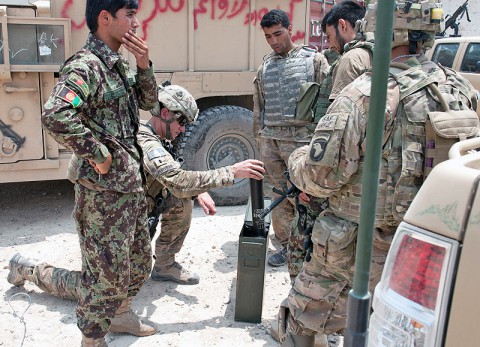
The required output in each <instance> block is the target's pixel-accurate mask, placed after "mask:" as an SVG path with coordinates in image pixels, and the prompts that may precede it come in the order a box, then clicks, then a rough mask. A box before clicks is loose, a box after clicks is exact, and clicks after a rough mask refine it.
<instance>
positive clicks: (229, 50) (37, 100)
mask: <svg viewBox="0 0 480 347" xmlns="http://www.w3.org/2000/svg"><path fill="white" fill-rule="evenodd" d="M332 5H333V2H328V1H318V0H315V1H313V0H312V1H298V0H289V1H281V2H278V1H273V0H256V1H254V0H243V1H240V0H230V1H228V0H227V1H215V0H189V1H186V0H151V1H141V2H140V9H139V16H138V18H139V20H140V22H141V26H140V28H139V30H138V33H139V34H140V35H141V37H142V38H144V39H146V40H147V42H148V43H149V47H150V58H151V60H152V61H153V63H154V68H155V76H156V79H157V82H158V83H159V84H160V83H162V82H163V81H164V80H169V81H170V82H171V83H173V84H179V85H181V86H183V87H185V88H186V89H188V90H189V91H190V92H191V93H192V95H193V96H194V97H195V99H196V101H197V103H198V106H199V109H200V111H201V112H200V116H199V117H198V121H197V122H195V123H194V124H192V125H191V126H189V127H188V129H187V132H186V133H185V135H184V136H183V137H182V138H181V144H180V146H179V148H180V150H179V153H178V154H179V155H180V156H181V157H183V160H184V168H185V169H196V170H207V169H211V168H216V167H221V166H225V165H229V164H233V163H235V162H237V161H241V160H244V159H247V158H254V157H257V150H256V148H255V144H254V141H253V136H252V133H251V132H252V114H251V113H252V112H251V111H252V109H253V98H252V93H253V83H252V82H253V79H254V76H255V71H256V69H257V67H258V66H259V65H260V64H261V62H262V59H263V57H264V56H265V55H266V54H268V53H269V52H270V50H271V49H270V47H269V46H268V44H267V43H266V40H265V38H264V34H263V31H262V30H261V28H260V25H259V22H260V19H261V17H262V16H263V15H264V14H265V13H266V12H268V11H269V10H270V9H271V8H281V9H283V10H285V11H287V13H288V14H289V16H290V17H291V19H292V24H293V26H294V38H293V39H294V41H295V42H296V43H298V44H305V43H309V42H311V43H312V44H314V45H317V46H318V47H319V49H322V48H324V46H325V40H323V36H322V35H321V30H320V21H321V18H323V13H325V12H326V11H327V10H328V9H329V8H330V7H331V6H332ZM84 13H85V1H84V0H42V1H40V0H38V1H35V0H0V23H1V25H0V89H1V91H0V129H1V132H0V183H4V182H22V181H40V180H52V179H63V178H65V177H66V168H67V164H68V160H69V158H70V155H71V153H70V151H69V150H67V149H65V148H63V147H61V146H59V145H58V144H57V143H56V142H55V141H54V140H53V139H52V138H51V137H49V136H48V135H47V134H46V133H45V132H44V131H43V130H42V127H41V124H40V115H41V113H42V108H43V104H44V103H45V101H46V100H47V98H48V96H49V94H50V92H51V90H52V88H53V86H54V85H55V82H56V78H55V76H56V73H57V72H58V70H59V67H60V64H61V63H62V62H63V61H64V60H65V59H66V58H68V57H69V56H70V55H71V54H73V53H74V52H75V51H76V50H78V49H79V48H80V47H81V46H83V44H84V43H85V39H86V36H87V33H88V29H87V26H86V23H85V17H84ZM123 54H124V55H125V56H126V57H127V58H128V59H129V61H130V62H132V63H133V62H134V59H133V57H131V56H130V55H129V53H128V52H127V51H126V50H124V51H123ZM132 66H134V64H132ZM142 117H148V114H147V113H144V114H142ZM248 193H249V187H248V180H244V181H241V182H237V184H235V185H234V186H232V187H228V188H221V189H214V190H213V191H212V196H213V198H214V199H215V201H216V202H217V204H239V203H244V202H246V200H247V198H248Z"/></svg>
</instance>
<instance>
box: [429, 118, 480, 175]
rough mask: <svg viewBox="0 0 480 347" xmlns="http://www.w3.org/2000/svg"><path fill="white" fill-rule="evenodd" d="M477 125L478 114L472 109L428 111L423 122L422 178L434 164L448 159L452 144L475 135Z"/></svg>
mask: <svg viewBox="0 0 480 347" xmlns="http://www.w3.org/2000/svg"><path fill="white" fill-rule="evenodd" d="M478 127H479V120H478V116H477V114H476V113H475V111H473V110H460V111H454V110H447V111H444V112H429V113H428V120H427V121H426V122H425V137H426V149H425V159H426V160H425V167H424V178H426V177H427V176H428V174H429V173H430V172H431V171H432V168H433V167H434V166H435V165H437V164H438V163H441V162H442V161H444V160H447V159H448V151H449V150H450V148H451V147H452V145H453V144H455V143H456V142H458V141H463V140H466V139H467V138H470V137H472V136H475V135H476V134H477V132H478Z"/></svg>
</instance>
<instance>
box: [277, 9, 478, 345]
mask: <svg viewBox="0 0 480 347" xmlns="http://www.w3.org/2000/svg"><path fill="white" fill-rule="evenodd" d="M441 6H442V5H441V2H440V1H439V0H430V1H428V3H427V7H428V11H429V12H425V4H424V3H423V2H422V3H420V1H415V0H414V1H397V4H396V9H395V22H394V35H393V42H392V51H391V57H392V63H391V64H392V65H391V66H392V68H391V70H390V73H391V76H390V78H389V81H388V87H387V104H386V108H385V124H384V132H385V136H384V142H383V147H382V161H381V171H380V182H379V189H378V201H377V211H375V216H376V220H375V230H374V231H373V232H374V243H373V256H372V266H371V274H370V278H371V283H370V284H371V289H372V290H373V288H374V286H375V285H376V283H378V281H379V280H380V275H381V272H382V269H383V264H384V262H385V258H386V254H387V251H388V249H389V246H390V243H391V240H392V238H393V235H394V233H395V230H396V227H397V226H398V224H399V223H400V221H401V220H402V218H403V215H404V213H405V211H406V209H407V208H408V206H409V204H410V202H411V200H412V199H413V198H414V196H415V193H416V192H417V191H418V189H419V188H420V186H421V184H422V182H423V179H424V170H425V164H426V163H425V161H424V156H423V154H422V153H424V151H425V150H426V133H427V132H426V130H425V129H427V128H428V127H429V125H428V124H429V121H428V117H429V116H428V113H429V112H430V111H445V109H444V105H445V104H447V103H448V106H449V108H450V109H452V110H459V109H463V110H469V109H470V110H473V109H475V108H476V102H477V101H476V98H475V90H474V89H473V87H472V85H471V84H470V83H469V82H468V81H467V80H465V79H464V78H462V77H461V76H460V75H459V74H458V73H456V72H454V71H453V70H450V69H448V68H443V67H441V66H438V65H436V64H434V63H433V62H431V61H429V60H428V59H427V58H426V57H425V55H424V54H423V51H424V49H425V48H429V47H431V44H432V43H433V40H434V37H435V33H436V32H437V31H438V29H439V23H440V21H441V19H442V18H441V17H442V16H441V13H442V12H441V11H442V10H441ZM375 10H376V4H370V5H369V7H368V9H367V14H366V17H365V20H364V22H363V24H362V31H363V32H365V33H368V34H372V33H373V32H375V29H376V27H375ZM439 11H440V12H439ZM425 13H428V15H425ZM437 86H438V87H437ZM370 87H371V73H370V72H367V73H365V74H363V75H362V76H361V77H359V78H357V79H356V80H355V81H354V82H353V83H351V84H350V85H349V86H347V87H346V88H345V89H343V90H342V91H341V92H340V94H339V95H338V96H337V97H336V98H335V101H334V102H333V103H332V105H331V106H330V108H329V109H328V112H327V114H326V115H325V116H324V117H323V118H322V119H321V120H320V122H319V123H318V125H317V127H316V129H315V133H314V136H313V139H312V141H311V142H310V144H309V145H308V146H305V147H302V148H299V149H298V150H296V151H295V152H293V153H292V155H291V156H290V158H289V172H290V175H291V179H292V181H293V183H294V184H295V185H296V186H297V187H298V188H299V189H300V190H302V191H305V192H306V193H308V194H311V195H313V196H317V197H326V198H328V199H329V203H330V208H329V211H328V213H324V214H322V215H320V216H319V217H318V218H317V220H316V222H315V225H314V227H313V233H312V241H313V245H312V253H313V254H312V257H311V260H310V261H305V262H304V263H303V267H302V270H301V272H300V274H299V275H298V276H297V277H296V279H295V281H294V283H293V286H292V289H291V291H290V294H289V296H288V300H287V303H286V305H285V306H283V307H281V310H280V313H279V316H280V317H285V316H286V317H285V319H286V320H285V321H284V322H286V323H287V328H286V332H287V333H286V334H283V332H281V333H280V339H281V341H282V346H313V345H314V337H315V335H316V334H317V333H324V334H329V333H335V332H342V330H343V329H344V328H345V321H346V303H347V295H348V292H349V290H350V289H351V288H352V285H353V271H354V263H355V251H356V249H355V248H356V239H357V230H358V222H359V218H360V213H359V211H360V206H359V202H360V196H359V194H360V193H359V192H361V191H362V186H361V182H362V176H363V170H364V168H363V166H364V156H365V146H366V144H365V138H366V129H367V123H368V109H369V101H370ZM427 88H428V90H427ZM435 89H436V90H438V91H439V92H438V95H436V96H432V95H433V93H432V92H431V91H433V90H435ZM440 98H441V99H443V101H442V103H443V104H444V105H442V104H441V103H440V102H439V99H440ZM447 100H448V101H447ZM443 113H444V114H447V112H443ZM462 114H464V112H463V113H462ZM468 114H470V115H471V116H470V117H469V119H468V120H467V118H462V119H461V120H460V119H452V121H451V123H444V124H450V128H449V129H448V132H452V133H455V134H457V135H458V136H459V137H460V138H461V137H462V136H463V135H464V134H465V131H466V129H467V128H468V129H470V128H471V127H472V126H474V127H476V128H477V131H478V118H477V117H476V115H475V114H474V111H469V112H468ZM472 114H473V115H472ZM430 121H433V120H432V119H430ZM435 126H436V125H434V128H435ZM425 172H426V171H425ZM280 321H281V319H280ZM279 328H280V329H281V328H282V326H280V327H279Z"/></svg>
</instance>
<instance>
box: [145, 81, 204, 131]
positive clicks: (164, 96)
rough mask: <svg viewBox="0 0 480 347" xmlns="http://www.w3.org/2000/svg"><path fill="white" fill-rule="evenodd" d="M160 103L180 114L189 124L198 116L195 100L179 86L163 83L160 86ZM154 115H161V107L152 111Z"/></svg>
mask: <svg viewBox="0 0 480 347" xmlns="http://www.w3.org/2000/svg"><path fill="white" fill-rule="evenodd" d="M158 101H159V102H161V103H162V105H163V106H164V107H166V108H167V109H169V110H170V111H172V112H180V113H181V114H182V115H184V116H185V117H186V118H187V121H188V122H189V123H191V122H193V121H195V119H197V116H198V107H197V103H196V102H195V98H194V97H193V96H192V94H190V93H189V92H188V91H187V90H186V89H185V88H183V87H180V86H179V85H175V84H169V83H163V84H162V85H159V86H158ZM150 112H151V113H152V115H154V116H157V117H158V116H159V115H160V107H159V106H158V107H156V108H154V109H153V110H151V111H150Z"/></svg>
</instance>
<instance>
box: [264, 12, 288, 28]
mask: <svg viewBox="0 0 480 347" xmlns="http://www.w3.org/2000/svg"><path fill="white" fill-rule="evenodd" d="M277 24H281V25H282V26H283V27H284V28H287V29H288V27H289V26H290V18H288V15H287V13H286V12H285V11H282V10H277V9H273V10H270V11H269V12H268V13H267V14H265V15H264V16H263V17H262V20H261V21H260V26H261V27H262V28H270V27H273V26H274V25H277Z"/></svg>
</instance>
